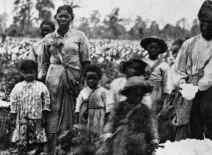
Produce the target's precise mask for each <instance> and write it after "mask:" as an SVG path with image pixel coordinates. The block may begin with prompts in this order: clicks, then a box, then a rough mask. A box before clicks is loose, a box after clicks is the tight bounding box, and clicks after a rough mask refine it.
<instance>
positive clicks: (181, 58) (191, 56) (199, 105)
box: [173, 0, 212, 140]
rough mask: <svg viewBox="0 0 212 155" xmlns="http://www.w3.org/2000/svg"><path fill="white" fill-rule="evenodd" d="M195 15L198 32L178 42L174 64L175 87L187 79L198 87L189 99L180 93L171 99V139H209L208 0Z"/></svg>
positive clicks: (211, 47)
mask: <svg viewBox="0 0 212 155" xmlns="http://www.w3.org/2000/svg"><path fill="white" fill-rule="evenodd" d="M198 18H199V20H200V31H201V34H200V35H197V36H195V37H193V38H190V39H189V40H187V41H186V42H185V43H184V44H183V45H182V48H181V50H180V52H179V53H178V56H177V59H176V61H175V64H174V65H175V66H174V67H175V73H176V74H178V75H179V78H180V80H179V83H178V86H179V87H182V84H183V83H191V84H193V85H196V86H198V88H199V91H198V92H197V94H196V96H195V98H194V99H193V100H186V99H183V98H182V97H181V99H180V100H176V101H178V102H175V107H176V113H177V116H176V117H175V119H174V120H173V123H174V124H175V125H176V126H177V131H176V136H175V140H181V139H185V138H195V139H203V138H204V137H206V138H209V139H211V140H212V132H211V131H212V95H211V94H212V58H211V57H212V1H209V0H206V1H205V2H204V3H203V5H202V7H201V8H200V11H199V13H198Z"/></svg>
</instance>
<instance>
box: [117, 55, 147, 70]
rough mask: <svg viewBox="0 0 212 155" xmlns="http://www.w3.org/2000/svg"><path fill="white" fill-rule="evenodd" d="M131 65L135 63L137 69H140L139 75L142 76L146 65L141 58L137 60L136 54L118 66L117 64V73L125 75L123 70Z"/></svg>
mask: <svg viewBox="0 0 212 155" xmlns="http://www.w3.org/2000/svg"><path fill="white" fill-rule="evenodd" d="M132 63H136V64H138V65H139V69H140V72H141V74H144V73H145V68H146V66H147V64H146V63H145V62H144V61H142V60H141V58H139V56H138V55H137V54H133V55H132V56H131V58H130V59H129V60H127V61H122V62H121V63H120V64H119V71H120V72H121V73H124V74H125V69H126V67H127V66H128V65H130V64H132Z"/></svg>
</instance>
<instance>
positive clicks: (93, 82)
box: [85, 71, 100, 89]
mask: <svg viewBox="0 0 212 155" xmlns="http://www.w3.org/2000/svg"><path fill="white" fill-rule="evenodd" d="M85 79H86V82H87V85H88V86H89V87H90V88H92V89H95V88H96V87H97V86H98V84H99V81H100V77H99V75H98V74H97V73H96V72H90V71H89V72H87V73H86V76H85Z"/></svg>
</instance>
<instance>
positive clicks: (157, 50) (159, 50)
mask: <svg viewBox="0 0 212 155" xmlns="http://www.w3.org/2000/svg"><path fill="white" fill-rule="evenodd" d="M141 46H142V47H143V48H144V49H145V50H147V51H148V54H149V57H148V58H145V59H144V62H146V63H147V64H148V66H147V67H146V78H147V79H148V80H150V81H151V82H152V83H153V84H154V89H153V92H152V93H151V99H152V110H153V112H154V114H155V115H156V116H157V115H158V113H159V112H160V111H161V110H162V108H163V106H164V101H165V99H166V97H167V96H168V93H169V92H168V88H167V79H168V72H169V65H168V64H167V63H166V62H165V61H163V60H161V59H160V58H159V55H160V54H163V53H165V52H166V51H167V44H166V43H165V41H164V40H162V39H160V38H157V37H149V38H145V39H143V40H142V41H141ZM158 121H159V126H158V127H159V129H158V130H159V136H160V140H161V142H164V141H165V140H167V139H169V140H170V139H171V138H167V137H166V136H167V135H166V131H167V132H168V131H169V130H166V129H164V128H165V127H168V126H169V125H168V126H167V125H166V124H165V123H166V121H165V122H164V121H162V122H160V121H161V120H158ZM168 122H169V124H170V121H168ZM170 126H171V124H170ZM162 130H163V131H162ZM164 130H166V131H164ZM160 131H161V132H160ZM167 134H168V136H169V133H167Z"/></svg>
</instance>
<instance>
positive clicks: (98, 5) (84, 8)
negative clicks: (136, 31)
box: [0, 0, 204, 28]
mask: <svg viewBox="0 0 212 155" xmlns="http://www.w3.org/2000/svg"><path fill="white" fill-rule="evenodd" d="M33 1H34V0H33ZM78 1H80V2H79V5H81V7H80V8H77V9H75V10H74V13H75V17H76V18H75V19H76V20H77V19H79V18H81V17H89V16H90V14H91V13H92V11H93V10H99V13H100V14H101V17H102V19H103V18H104V17H105V16H106V15H108V14H110V13H111V11H112V10H113V9H114V8H116V7H119V8H120V11H119V13H120V17H122V18H130V19H132V20H133V19H135V18H136V17H137V16H138V15H139V16H141V17H142V19H143V20H149V21H157V23H159V25H160V27H161V28H162V27H163V26H164V25H165V24H167V23H170V24H172V25H175V24H176V22H177V21H179V20H180V19H182V18H186V20H187V21H188V25H186V26H187V27H188V28H189V27H190V26H191V25H192V22H193V20H194V19H195V18H197V13H198V11H199V8H200V7H201V5H202V3H203V2H204V0H74V2H78ZM4 2H6V4H5V6H6V9H5V12H6V13H7V14H9V15H10V17H9V20H8V25H9V24H11V23H12V16H11V15H12V9H13V2H14V0H0V8H1V9H0V14H2V13H3V12H4V9H3V8H4ZM53 2H54V4H55V6H56V8H58V6H60V5H63V4H64V0H53ZM55 12H56V9H55V10H54V11H53V14H55Z"/></svg>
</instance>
